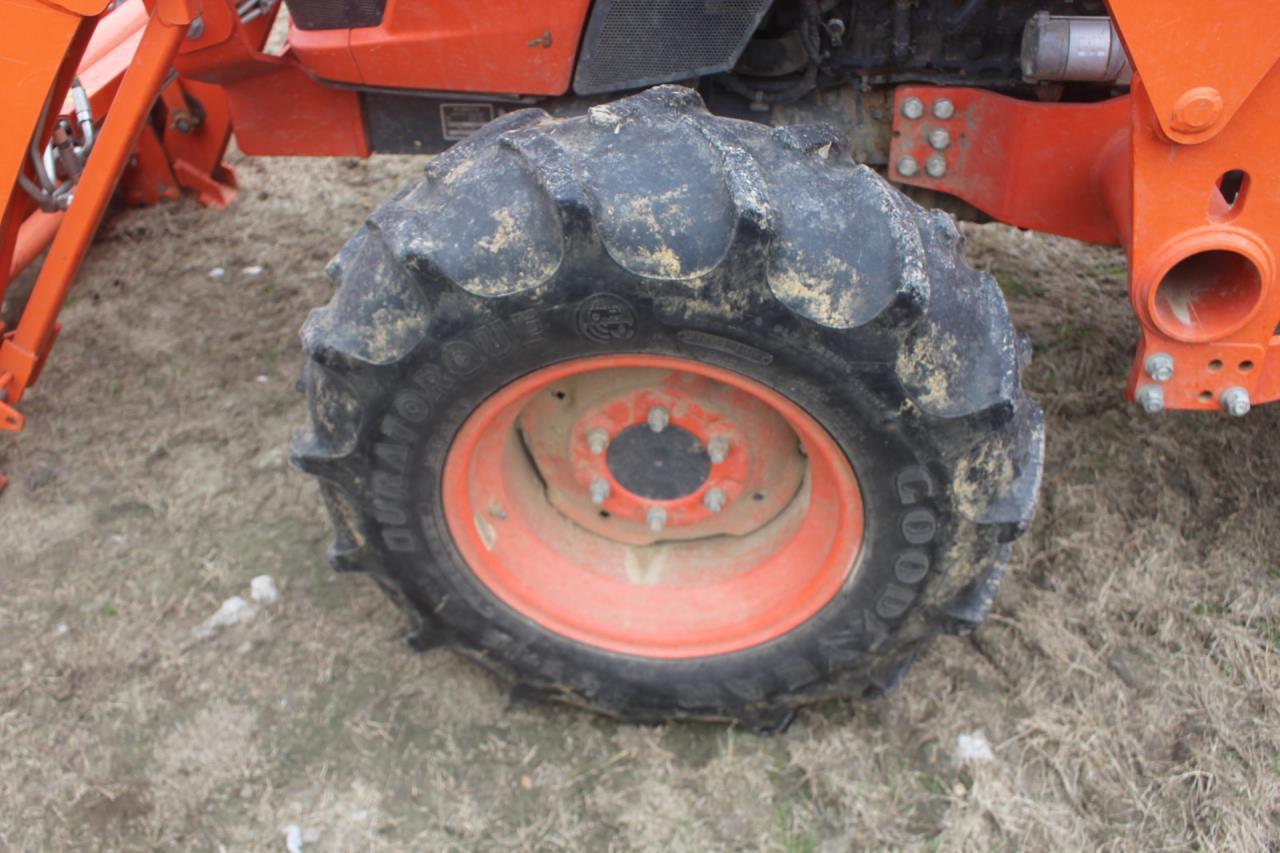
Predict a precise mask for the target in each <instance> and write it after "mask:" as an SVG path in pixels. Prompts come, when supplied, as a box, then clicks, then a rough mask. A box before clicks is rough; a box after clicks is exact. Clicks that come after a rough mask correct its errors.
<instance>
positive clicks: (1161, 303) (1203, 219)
mask: <svg viewBox="0 0 1280 853" xmlns="http://www.w3.org/2000/svg"><path fill="white" fill-rule="evenodd" d="M911 98H916V99H919V100H920V101H921V102H922V105H923V110H922V111H921V110H919V109H917V108H915V107H916V105H914V104H913V109H909V110H905V111H904V109H903V107H904V105H905V103H906V102H907V100H908V99H911ZM943 101H945V102H946V104H947V106H948V108H946V109H942V110H936V109H935V106H936V105H937V104H938V103H939V102H943ZM1158 109H1159V107H1158V106H1157V105H1155V104H1154V103H1153V101H1152V100H1151V98H1150V97H1149V96H1148V92H1147V89H1146V88H1145V86H1144V84H1143V81H1142V80H1141V79H1138V78H1135V80H1134V83H1133V87H1132V92H1131V94H1130V95H1129V96H1127V97H1122V98H1115V99H1113V100H1110V101H1105V102H1102V103H1097V104H1070V103H1063V104H1057V103H1037V102H1029V101H1019V100H1014V99H1011V98H1006V97H1003V96H1000V95H995V94H992V93H990V92H985V91H980V90H974V89H962V88H934V87H922V86H910V87H902V88H900V89H899V90H898V93H897V109H896V111H895V112H896V117H895V120H894V140H893V145H892V149H891V152H892V153H891V158H892V159H891V163H890V168H891V170H892V175H891V176H892V177H893V178H894V179H895V180H898V181H901V182H903V183H908V184H914V185H917V186H922V187H927V188H929V189H933V190H938V191H940V192H945V193H949V194H952V195H956V196H959V197H960V198H963V199H965V200H966V201H968V202H970V203H971V204H973V205H974V206H976V207H978V208H979V209H981V210H983V211H984V212H986V213H988V214H990V215H991V216H993V217H995V218H996V219H999V220H1001V221H1004V222H1009V223H1011V224H1014V225H1018V226H1020V227H1023V228H1034V229H1036V230H1040V231H1047V232H1050V233H1055V234H1062V235H1065V236H1068V237H1074V238H1076V239H1081V240H1089V241H1092V242H1099V243H1119V244H1121V245H1123V246H1124V248H1125V250H1126V252H1127V253H1128V257H1129V268H1130V279H1129V290H1130V299H1131V301H1132V303H1133V307H1134V311H1135V313H1136V314H1137V317H1138V320H1139V322H1140V324H1141V327H1142V334H1141V339H1140V341H1139V344H1138V348H1137V353H1136V355H1135V359H1134V364H1133V368H1132V370H1131V371H1130V375H1129V381H1128V393H1129V395H1130V396H1131V397H1132V396H1134V395H1135V394H1136V392H1137V391H1138V389H1139V388H1141V387H1143V386H1147V385H1152V386H1155V387H1158V389H1159V391H1158V395H1157V396H1158V397H1159V400H1160V402H1161V405H1162V406H1163V407H1165V408H1177V409H1201V410H1219V409H1222V408H1223V407H1224V405H1225V395H1226V394H1227V393H1228V391H1229V390H1231V389H1239V390H1240V391H1243V392H1244V393H1245V394H1247V395H1248V399H1249V401H1250V402H1252V403H1260V402H1268V401H1272V400H1276V399H1280V337H1276V336H1275V333H1276V330H1277V324H1280V284H1277V276H1278V261H1277V255H1278V254H1280V195H1277V194H1276V193H1273V192H1268V191H1267V189H1266V188H1270V187H1273V186H1276V185H1277V184H1278V183H1280V165H1277V164H1276V162H1274V158H1273V157H1272V156H1271V153H1270V150H1271V148H1272V145H1271V137H1272V136H1273V134H1274V124H1275V123H1274V118H1273V117H1274V115H1275V114H1276V111H1277V110H1280V67H1278V68H1277V69H1274V70H1273V71H1272V72H1271V73H1270V74H1269V75H1267V77H1266V78H1265V79H1264V80H1263V81H1262V82H1261V83H1260V84H1259V85H1258V86H1257V88H1256V90H1255V92H1254V94H1253V96H1252V98H1251V99H1250V106H1249V108H1248V109H1245V110H1242V111H1240V112H1239V113H1238V114H1237V115H1236V117H1235V119H1234V120H1233V121H1232V122H1231V123H1230V124H1228V125H1226V126H1225V127H1223V128H1221V130H1220V131H1219V132H1218V133H1216V134H1215V135H1214V136H1213V137H1212V138H1211V139H1206V140H1205V141H1202V142H1199V143H1198V144H1195V145H1182V144H1177V143H1172V142H1170V141H1169V140H1168V139H1167V138H1166V136H1165V134H1164V130H1163V127H1162V126H1161V123H1160V119H1159V115H1158ZM904 113H909V114H912V115H915V114H917V113H919V114H920V115H919V118H908V117H907V115H906V114H904ZM935 113H938V114H941V115H942V116H943V118H939V117H938V115H937V114H935ZM939 131H943V132H944V134H943V135H941V136H939V135H938V132H939ZM930 170H932V174H931V173H930ZM1237 187H1238V189H1237ZM1228 196H1229V197H1228ZM1156 354H1161V355H1163V356H1166V357H1167V358H1168V362H1169V363H1170V364H1171V366H1172V375H1171V376H1164V375H1163V372H1161V376H1162V378H1159V379H1157V378H1156V377H1155V376H1153V375H1152V373H1153V372H1154V371H1151V370H1149V368H1148V361H1147V360H1148V358H1149V357H1150V356H1153V355H1156ZM1147 393H1152V392H1150V391H1149V392H1147Z"/></svg>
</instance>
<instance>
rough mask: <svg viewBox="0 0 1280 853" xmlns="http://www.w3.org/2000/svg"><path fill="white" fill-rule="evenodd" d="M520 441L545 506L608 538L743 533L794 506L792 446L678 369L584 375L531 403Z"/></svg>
mask: <svg viewBox="0 0 1280 853" xmlns="http://www.w3.org/2000/svg"><path fill="white" fill-rule="evenodd" d="M520 427H521V433H522V435H523V437H524V441H525V444H526V446H527V447H528V449H529V453H530V455H531V456H532V458H533V461H534V464H535V466H536V467H537V469H538V473H539V475H540V476H541V477H542V479H543V481H544V482H545V483H546V485H547V498H548V500H550V502H551V503H552V505H553V506H555V507H556V508H557V509H558V510H560V511H561V512H562V513H564V514H565V515H566V516H568V517H569V518H571V519H573V520H574V521H575V522H577V523H578V524H580V525H582V526H583V527H586V528H587V529H589V530H592V531H593V532H596V533H598V534H600V535H602V536H605V537H608V538H610V539H613V540H615V541H618V542H624V543H627V544H631V545H652V544H654V543H656V542H661V541H665V540H688V539H699V538H703V537H706V536H714V535H723V534H732V535H738V536H742V535H746V534H748V533H750V532H751V531H753V530H757V529H759V528H760V527H762V526H764V525H765V524H768V523H769V522H770V521H771V520H772V519H774V518H775V517H777V515H778V514H779V513H780V512H781V511H782V510H783V508H784V507H785V506H786V505H787V504H788V503H789V502H790V501H791V500H793V499H794V498H795V496H796V493H797V492H798V490H799V489H800V484H801V482H802V480H803V479H804V470H805V463H804V457H803V456H802V455H801V453H800V446H799V441H798V439H797V438H796V435H795V433H794V432H793V431H792V430H791V429H790V427H788V426H787V423H786V421H785V420H784V419H783V418H782V417H780V416H779V415H778V414H777V412H775V411H774V410H772V409H771V408H770V407H768V406H765V405H762V404H761V402H760V400H759V399H757V398H756V397H754V396H752V395H750V394H747V393H744V392H743V391H741V390H740V389H736V388H734V387H732V386H729V385H726V384H724V383H722V382H717V381H715V380H713V379H711V378H709V377H706V376H699V375H697V374H693V373H689V372H683V371H681V372H672V371H662V370H644V369H634V370H627V371H610V372H589V373H582V374H577V375H575V376H572V377H568V378H566V379H565V380H563V381H561V382H560V383H557V386H556V389H555V390H554V391H553V393H551V394H548V395H543V396H540V397H535V398H534V399H533V400H532V401H531V402H530V403H529V405H528V406H526V407H525V409H524V411H523V412H522V413H521V416H520Z"/></svg>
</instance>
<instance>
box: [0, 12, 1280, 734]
mask: <svg viewBox="0 0 1280 853" xmlns="http://www.w3.org/2000/svg"><path fill="white" fill-rule="evenodd" d="M284 2H285V9H283V10H282V8H281V6H280V4H279V3H277V2H276V0H110V2H108V0H4V4H3V7H0V8H3V11H2V12H0V60H3V61H0V84H2V85H3V89H4V96H3V103H4V108H3V115H4V117H5V122H4V128H3V132H2V133H0V188H2V189H3V190H4V191H5V193H6V195H5V196H4V203H3V219H0V276H2V277H0V296H2V295H4V293H5V288H6V287H8V285H9V284H11V283H12V282H13V281H14V280H15V279H16V278H17V276H18V275H19V273H21V272H22V271H23V270H24V269H25V268H27V267H28V266H30V265H32V264H33V263H34V262H36V261H37V260H38V259H40V258H41V257H42V261H41V266H40V268H39V273H38V275H37V276H35V278H34V284H33V285H32V286H31V289H30V292H29V293H22V294H19V293H17V292H16V290H15V289H12V288H10V291H11V292H10V293H9V294H8V296H9V298H8V300H7V304H8V306H9V307H8V310H7V312H6V314H5V315H4V317H3V319H4V320H5V321H7V325H6V324H5V323H4V322H0V428H3V429H4V430H8V431H18V430H21V429H22V428H23V427H24V417H23V415H22V413H21V403H22V400H23V398H24V396H25V395H26V394H27V393H28V391H29V390H30V389H31V388H32V387H33V386H34V385H35V384H36V382H37V380H38V378H39V376H40V373H41V368H42V367H43V365H44V364H45V361H46V360H47V359H48V358H49V357H50V354H51V351H52V348H53V344H54V342H55V340H56V338H57V336H58V333H59V329H60V326H59V324H58V313H59V310H60V308H61V307H62V305H63V304H64V302H65V300H66V298H67V296H68V291H69V289H70V287H71V285H72V282H73V280H74V278H75V275H76V271H77V268H78V267H79V265H80V263H81V261H82V260H83V258H84V257H85V254H86V252H87V251H89V249H90V243H91V241H92V238H93V235H94V232H95V229H96V228H97V226H98V225H99V223H100V221H101V220H102V218H103V215H104V212H105V211H106V209H107V207H108V204H109V203H112V202H113V200H118V201H122V202H123V203H125V204H135V205H150V204H157V203H161V202H164V201H167V200H173V199H177V198H179V197H180V195H181V194H183V193H191V194H193V195H194V197H195V199H197V200H198V201H199V202H200V203H202V204H205V205H209V206H213V207H225V206H227V205H229V204H232V203H233V201H234V198H235V195H236V191H237V181H236V176H235V174H234V173H233V171H232V170H231V169H230V168H229V167H228V166H227V165H225V163H224V154H225V152H226V150H227V147H228V145H229V143H230V141H231V139H232V136H233V135H234V138H235V144H236V145H237V146H238V147H239V149H240V150H241V151H242V152H244V153H245V154H248V155H262V156H269V155H310V156H328V157H366V156H368V155H370V154H371V153H374V152H396V153H418V154H422V155H424V161H425V169H424V171H423V173H422V175H421V178H420V179H419V180H416V181H414V182H412V183H411V184H410V185H408V186H406V187H404V188H403V189H402V190H401V191H400V192H399V193H397V194H396V195H395V196H394V197H392V198H390V199H388V200H387V201H386V202H385V203H384V204H383V205H382V206H381V207H380V208H378V209H377V210H376V211H374V212H373V213H372V214H370V215H369V216H368V218H367V219H366V220H365V222H364V225H363V226H362V227H361V228H360V229H359V230H358V231H357V232H356V233H355V234H354V235H353V236H352V237H351V238H350V240H349V242H347V244H346V245H345V246H344V247H342V248H341V250H340V251H338V252H337V254H336V256H335V257H334V260H333V261H332V262H331V263H330V264H329V266H328V268H327V272H328V274H329V275H330V276H331V277H332V279H333V281H334V283H335V285H336V289H335V292H334V295H333V297H332V299H331V301H330V302H329V303H328V304H326V305H324V306H322V307H318V308H316V309H315V310H314V311H313V312H312V313H311V315H310V316H309V317H308V318H306V321H305V323H304V324H303V326H302V331H301V341H302V347H303V350H304V351H305V355H306V362H305V367H304V368H303V371H302V376H301V380H300V386H301V387H302V388H303V389H304V390H305V393H306V401H307V409H308V419H307V422H306V423H305V424H303V425H301V427H300V428H299V429H298V431H297V432H296V433H295V435H294V437H293V440H292V445H291V457H290V458H291V460H292V463H293V464H294V465H295V466H296V467H297V468H298V469H300V470H301V471H303V472H306V473H307V474H310V475H313V476H314V477H315V479H316V482H317V483H318V485H319V492H320V495H321V497H322V499H323V501H324V503H325V505H326V507H327V509H328V513H329V515H330V517H331V519H332V523H333V528H334V539H333V543H332V545H331V547H330V548H329V552H328V559H329V561H330V562H331V563H332V565H333V567H334V568H335V569H337V570H339V571H344V572H345V571H352V572H359V573H363V574H366V575H368V576H370V577H371V578H372V579H373V580H374V581H375V582H376V583H377V584H378V585H379V586H380V587H382V588H383V589H384V590H385V591H386V593H387V594H388V595H389V596H390V597H391V598H392V599H393V600H395V601H396V602H397V603H398V604H399V605H400V606H401V607H402V608H403V610H404V611H405V613H406V614H407V618H408V620H409V622H410V623H411V625H410V630H409V632H408V635H407V642H408V644H409V645H410V646H412V647H413V648H414V649H418V650H424V649H429V648H436V647H444V648H449V649H453V650H455V651H458V652H460V653H462V654H464V655H466V656H468V657H470V658H472V659H474V660H475V661H476V662H478V663H479V664H481V665H483V666H485V667H487V668H488V669H490V670H492V671H493V672H495V673H497V674H498V675H499V676H501V677H502V678H503V679H505V680H506V682H507V683H509V684H510V685H511V696H512V698H513V699H515V700H535V701H538V700H551V701H559V702H565V703H570V704H575V705H579V706H582V707H586V708H589V709H592V710H595V711H599V712H602V713H604V714H608V715H611V716H613V717H616V718H619V719H622V720H626V721H633V722H654V721H662V720H668V719H706V720H723V721H730V722H735V723H738V724H741V725H743V726H747V727H750V728H753V729H756V730H760V731H777V730H780V729H782V728H783V727H785V726H786V724H787V723H788V721H789V720H790V719H791V718H792V717H793V715H794V713H795V711H796V709H797V708H798V707H800V706H802V705H805V704H808V703H812V702H815V701H819V700H824V699H828V698H841V699H847V698H870V697H875V696H879V695H882V694H884V693H885V692H887V691H889V690H891V689H893V688H894V687H896V686H897V685H898V684H899V682H900V681H901V680H902V678H903V675H904V673H905V671H906V670H907V668H908V667H909V665H910V663H911V662H912V660H913V659H914V658H915V657H916V656H917V655H918V654H919V652H920V651H921V649H922V648H923V647H924V646H925V645H926V644H927V643H928V642H929V641H930V640H931V639H932V638H933V637H935V636H937V635H941V634H960V633H964V632H969V631H972V630H974V629H975V628H976V627H977V626H978V625H979V624H980V623H981V622H982V621H983V619H984V617H985V616H986V615H987V613H988V612H989V610H990V608H991V606H992V601H993V599H994V597H995V595H996V591H997V587H998V586H999V584H1000V581H1001V578H1002V576H1003V574H1004V573H1005V571H1006V567H1007V565H1008V562H1009V557H1010V549H1011V546H1012V543H1013V542H1014V541H1015V540H1016V539H1017V537H1018V536H1019V535H1020V534H1021V533H1023V532H1024V531H1025V530H1026V529H1027V528H1028V526H1029V525H1030V524H1031V521H1032V517H1033V514H1034V510H1035V506H1036V498H1037V492H1038V490H1039V486H1040V479H1041V468H1042V456H1043V442H1044V429H1043V418H1042V415H1041V411H1040V408H1039V406H1038V405H1037V403H1036V401H1035V400H1034V399H1032V398H1031V397H1030V396H1028V395H1027V394H1025V393H1024V392H1023V390H1022V388H1021V384H1020V377H1021V374H1022V371H1023V369H1024V367H1025V366H1026V364H1027V363H1028V359H1029V358H1030V356H1031V346H1030V343H1029V342H1028V341H1027V340H1026V339H1025V338H1024V337H1022V336H1020V335H1019V334H1018V333H1017V332H1016V331H1015V329H1014V328H1013V326H1012V324H1011V323H1010V319H1009V314H1008V311H1007V309H1006V306H1005V303H1004V299H1003V297H1002V294H1001V291H1000V289H999V287H998V286H997V283H996V282H995V281H994V280H993V278H992V277H991V276H990V275H988V274H986V273H982V272H978V271H975V270H974V269H973V268H972V267H970V266H969V265H968V263H967V262H966V261H965V258H964V254H963V237H962V234H961V231H960V230H959V228H958V227H957V224H956V220H957V218H960V219H977V220H995V221H1000V222H1005V223H1009V224H1011V225H1014V226H1017V227H1019V228H1025V229H1033V230H1038V231H1044V232H1050V233H1054V234H1059V235H1064V236H1067V237H1072V238H1076V239H1079V240H1085V241H1092V242H1097V243H1104V244H1115V245H1119V246H1121V247H1123V249H1124V251H1125V252H1126V254H1127V258H1128V268H1129V284H1128V287H1129V292H1130V295H1131V303H1132V308H1133V312H1134V315H1135V317H1136V319H1137V322H1138V327H1139V328H1140V334H1139V337H1138V340H1137V341H1136V345H1135V353H1134V358H1133V363H1132V367H1131V369H1130V371H1129V374H1128V376H1127V377H1126V378H1124V381H1125V393H1126V394H1127V395H1128V396H1129V398H1130V399H1132V400H1133V401H1134V402H1135V404H1136V405H1138V406H1140V407H1141V408H1142V409H1143V410H1144V411H1146V412H1147V413H1150V414H1153V415H1154V414H1157V413H1159V412H1161V411H1163V410H1166V409H1170V410H1173V409H1182V410H1198V411H1200V412H1202V413H1203V416H1204V417H1214V416H1219V417H1222V416H1236V417H1239V416H1243V415H1245V414H1247V412H1248V411H1249V409H1250V407H1251V406H1254V405H1258V404H1262V403H1267V402H1270V401H1272V400H1275V399H1276V398H1277V397H1278V396H1280V355H1277V356H1275V357H1272V356H1271V350H1272V349H1275V348H1276V347H1277V346H1278V345H1280V343H1278V342H1280V337H1277V336H1276V332H1277V324H1278V323H1280V294H1278V293H1277V292H1276V290H1275V288H1276V263H1277V260H1276V252H1277V251H1280V210H1278V209H1277V207H1278V206H1280V194H1277V193H1275V192H1273V191H1272V188H1273V187H1274V186H1275V184H1273V183H1272V182H1271V180H1270V178H1269V177H1268V175H1269V174H1270V173H1271V172H1272V171H1275V170H1277V168H1280V167H1277V165H1276V164H1275V161H1274V160H1273V159H1272V158H1270V157H1265V156H1262V155H1260V154H1258V150H1259V149H1258V148H1257V144H1256V143H1258V142H1259V141H1260V140H1261V141H1262V142H1263V143H1266V142H1267V140H1269V139H1270V138H1271V133H1272V132H1273V128H1274V127H1275V118H1274V116H1272V115H1271V113H1269V112H1268V111H1267V109H1266V105H1267V104H1273V105H1280V69H1278V68H1277V67H1276V64H1277V59H1278V58H1280V29H1278V28H1276V27H1275V26H1274V21H1273V20H1272V18H1273V12H1274V9H1273V8H1272V4H1270V3H1258V2H1248V0H1221V2H1218V3H1195V2H1190V0H1174V2H1163V3H1157V2H1152V0H1106V2H1103V0H648V2H641V0H284ZM1265 147H1266V145H1265V144H1264V148H1265ZM425 155H432V156H430V158H429V159H428V158H426V157H425ZM316 215H317V216H323V215H324V213H323V211H317V212H316ZM335 248H336V247H335ZM28 278H29V277H28ZM157 298H163V296H161V295H157ZM1116 378H1117V379H1118V378H1119V377H1116ZM37 428H38V427H37ZM0 482H2V478H0ZM0 488H2V486H0Z"/></svg>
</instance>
